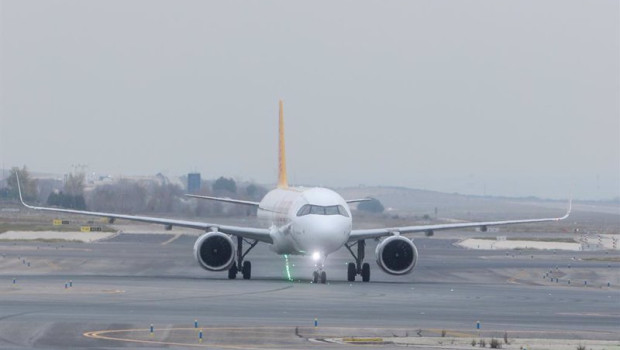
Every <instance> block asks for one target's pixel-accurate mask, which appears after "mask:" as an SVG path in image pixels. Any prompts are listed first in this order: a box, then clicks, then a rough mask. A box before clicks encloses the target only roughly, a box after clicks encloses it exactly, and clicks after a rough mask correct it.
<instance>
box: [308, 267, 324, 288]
mask: <svg viewBox="0 0 620 350" xmlns="http://www.w3.org/2000/svg"><path fill="white" fill-rule="evenodd" d="M312 283H321V284H325V283H327V274H326V273H325V271H323V266H321V267H320V268H319V270H317V271H314V272H313V273H312Z"/></svg>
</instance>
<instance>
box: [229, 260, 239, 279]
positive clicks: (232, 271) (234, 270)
mask: <svg viewBox="0 0 620 350" xmlns="http://www.w3.org/2000/svg"><path fill="white" fill-rule="evenodd" d="M237 272H238V270H237V265H236V264H233V265H232V266H231V267H230V269H228V279H229V280H234V279H235V278H237Z"/></svg>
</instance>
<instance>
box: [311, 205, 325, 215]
mask: <svg viewBox="0 0 620 350" xmlns="http://www.w3.org/2000/svg"><path fill="white" fill-rule="evenodd" d="M310 214H315V215H325V207H321V206H318V205H311V206H310Z"/></svg>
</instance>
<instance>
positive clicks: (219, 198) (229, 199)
mask: <svg viewBox="0 0 620 350" xmlns="http://www.w3.org/2000/svg"><path fill="white" fill-rule="evenodd" d="M185 196H187V197H192V198H199V199H208V200H211V201H217V202H224V203H232V204H242V205H251V206H254V207H258V205H259V204H260V203H259V202H252V201H244V200H241V199H232V198H221V197H211V196H199V195H197V194H186V195H185Z"/></svg>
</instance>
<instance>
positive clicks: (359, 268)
mask: <svg viewBox="0 0 620 350" xmlns="http://www.w3.org/2000/svg"><path fill="white" fill-rule="evenodd" d="M355 245H357V255H356V254H355V253H353V250H352V249H351V248H352V247H353V246H355ZM345 247H346V248H347V250H348V251H349V253H351V255H352V256H353V259H355V262H354V263H353V262H350V263H348V264H347V280H348V281H349V282H353V281H355V276H357V275H361V276H362V281H363V282H369V281H370V265H369V264H368V263H365V262H363V261H364V253H365V248H366V241H365V240H363V239H360V240H359V241H357V242H355V243H351V244H345Z"/></svg>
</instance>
